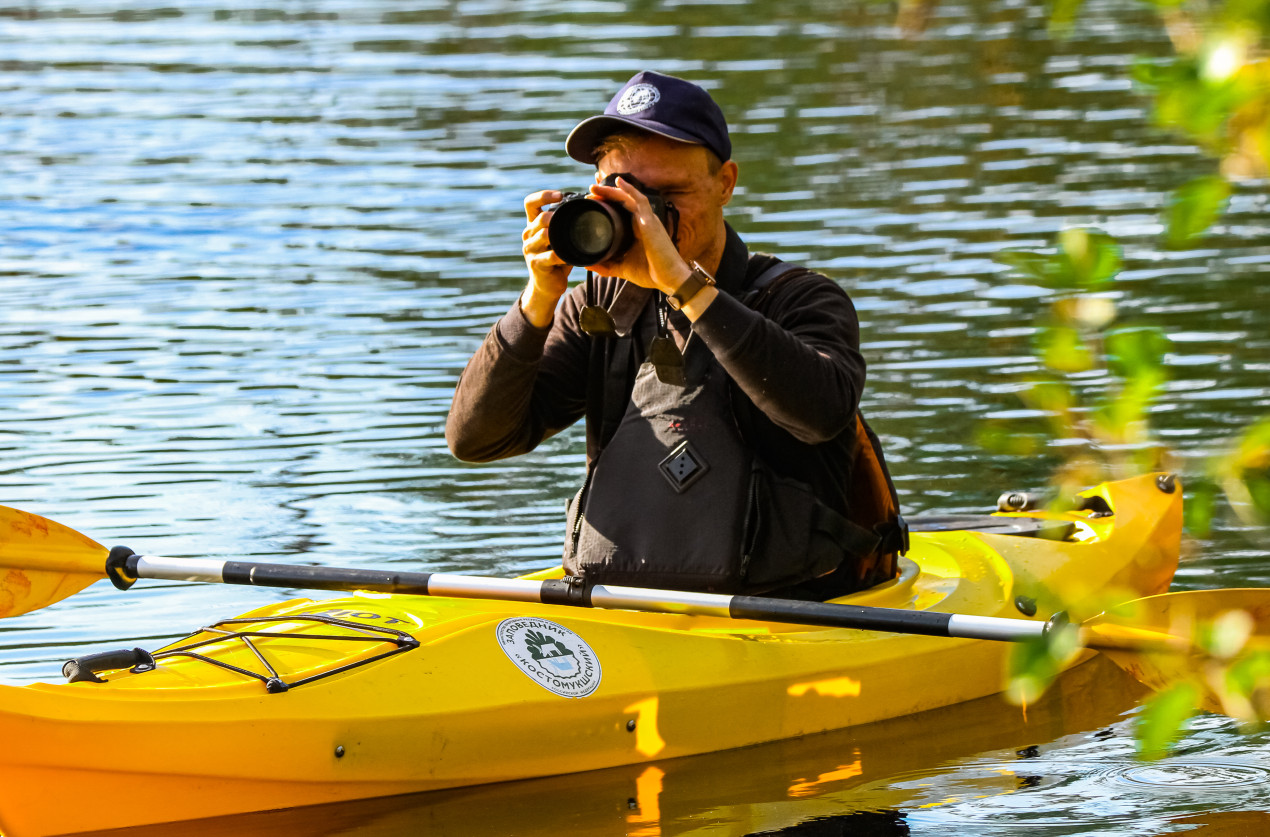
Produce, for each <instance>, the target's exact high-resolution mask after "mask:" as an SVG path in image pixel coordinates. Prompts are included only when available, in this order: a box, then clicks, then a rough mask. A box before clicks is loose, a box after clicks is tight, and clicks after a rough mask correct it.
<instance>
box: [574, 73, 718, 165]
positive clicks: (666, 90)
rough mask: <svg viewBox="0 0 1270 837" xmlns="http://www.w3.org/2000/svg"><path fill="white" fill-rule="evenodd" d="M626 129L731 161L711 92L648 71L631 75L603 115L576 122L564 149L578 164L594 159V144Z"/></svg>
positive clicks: (677, 79) (689, 83)
mask: <svg viewBox="0 0 1270 837" xmlns="http://www.w3.org/2000/svg"><path fill="white" fill-rule="evenodd" d="M626 127H635V128H641V129H643V130H645V131H651V132H652V133H654V134H661V135H662V136H663V137H670V138H671V139H674V140H680V141H681V142H691V143H694V144H695V145H704V146H705V147H706V148H708V149H710V150H711V151H713V152H714V153H715V154H717V155H718V157H719V159H720V160H723V161H725V162H726V161H727V160H731V159H732V140H731V139H729V138H728V123H727V120H725V119H724V118H723V111H722V110H720V109H719V106H718V105H717V104H715V101H714V99H712V98H710V94H709V93H707V92H706V91H705V90H704V89H702V88H700V87H698V86H697V85H695V84H693V83H692V82H690V81H685V80H684V79H681V78H676V77H675V76H667V75H662V74H661V73H654V72H652V71H650V70H645V71H643V72H640V73H636V74H635V75H634V76H632V77H631V80H630V81H628V82H626V84H625V85H623V86H622V89H621V90H619V91H617V95H616V96H614V97H613V100H612V101H611V102H609V106H608V107H606V108H605V109H604V115H603V116H592V117H591V118H590V119H584V120H582V121H581V122H580V123H578V126H577V127H576V128H574V129H573V131H572V132H570V134H569V138H568V139H567V140H565V143H564V147H565V151H567V152H569V156H570V157H572V158H573V159H575V160H577V161H578V162H580V163H593V162H595V160H594V159H593V157H592V154H593V153H594V151H595V147H596V146H597V145H599V144H600V142H601V141H602V140H603V139H604V138H605V137H607V136H609V135H610V134H612V133H614V132H616V131H618V130H620V129H622V128H626Z"/></svg>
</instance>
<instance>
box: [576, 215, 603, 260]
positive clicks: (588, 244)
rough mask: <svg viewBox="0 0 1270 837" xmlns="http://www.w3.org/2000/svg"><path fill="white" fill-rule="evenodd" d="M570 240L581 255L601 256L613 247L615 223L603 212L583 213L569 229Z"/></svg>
mask: <svg viewBox="0 0 1270 837" xmlns="http://www.w3.org/2000/svg"><path fill="white" fill-rule="evenodd" d="M569 240H570V241H571V242H572V243H573V246H574V248H575V249H577V251H578V252H579V253H586V254H588V255H589V254H591V253H595V254H597V255H601V254H603V253H605V252H607V251H608V249H609V248H610V247H612V246H613V222H612V221H610V220H609V217H608V215H606V214H605V213H603V212H583V213H582V214H581V215H579V216H578V217H577V220H575V221H574V222H573V226H572V227H570V228H569Z"/></svg>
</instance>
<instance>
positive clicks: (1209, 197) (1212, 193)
mask: <svg viewBox="0 0 1270 837" xmlns="http://www.w3.org/2000/svg"><path fill="white" fill-rule="evenodd" d="M1230 192H1231V188H1230V184H1229V183H1227V182H1226V180H1225V179H1224V178H1222V177H1219V176H1217V175H1206V176H1204V177H1197V178H1195V179H1194V180H1192V181H1190V182H1189V183H1186V184H1185V185H1183V186H1181V187H1179V188H1178V189H1177V191H1175V192H1174V193H1173V196H1172V198H1171V199H1170V200H1169V208H1168V211H1167V213H1166V221H1167V231H1166V232H1165V241H1166V242H1167V244H1168V246H1169V247H1172V248H1174V249H1181V248H1184V247H1189V246H1190V245H1191V244H1193V243H1194V242H1195V240H1196V239H1198V238H1199V237H1200V236H1202V235H1203V234H1204V233H1205V232H1206V231H1207V230H1208V228H1209V227H1211V226H1212V225H1213V222H1214V221H1216V220H1217V217H1218V216H1219V215H1221V213H1222V211H1223V210H1224V209H1225V207H1226V203H1227V201H1229V200H1230Z"/></svg>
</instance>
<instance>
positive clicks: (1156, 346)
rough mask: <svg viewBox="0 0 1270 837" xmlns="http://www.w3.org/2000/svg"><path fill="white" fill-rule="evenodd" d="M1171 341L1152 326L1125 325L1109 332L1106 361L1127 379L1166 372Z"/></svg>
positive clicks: (1112, 368) (1154, 375)
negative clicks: (1166, 358)
mask: <svg viewBox="0 0 1270 837" xmlns="http://www.w3.org/2000/svg"><path fill="white" fill-rule="evenodd" d="M1171 345H1172V343H1171V342H1170V341H1169V338H1168V335H1166V334H1165V333H1164V332H1163V331H1162V330H1161V329H1158V328H1155V327H1153V326H1126V327H1123V328H1117V329H1113V330H1111V331H1109V332H1107V339H1106V346H1107V361H1108V364H1109V365H1110V366H1111V371H1112V372H1114V373H1115V374H1117V375H1119V376H1120V377H1122V378H1125V379H1126V380H1129V379H1132V378H1135V377H1141V376H1148V375H1149V376H1150V377H1151V378H1153V379H1154V378H1157V377H1162V376H1163V370H1164V356H1165V355H1166V354H1168V351H1169V348H1170V346H1171Z"/></svg>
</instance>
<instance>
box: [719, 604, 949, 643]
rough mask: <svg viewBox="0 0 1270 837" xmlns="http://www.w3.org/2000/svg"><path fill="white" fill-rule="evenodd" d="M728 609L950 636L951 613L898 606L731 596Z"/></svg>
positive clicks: (749, 615) (744, 614) (735, 613)
mask: <svg viewBox="0 0 1270 837" xmlns="http://www.w3.org/2000/svg"><path fill="white" fill-rule="evenodd" d="M728 609H729V611H730V612H731V615H732V618H733V619H759V620H762V621H765V622H790V623H793V624H801V625H823V626H825V627H827V628H860V629H863V630H867V631H894V632H896V633H903V634H924V635H926V636H950V634H949V632H948V623H949V621H950V620H951V619H952V614H949V613H936V612H932V611H928V610H915V611H911V610H898V609H893V608H889V607H864V606H860V605H843V604H831V603H828V602H803V601H795V600H792V599H770V598H764V597H759V596H733V597H732V603H731V605H730V606H729V608H728Z"/></svg>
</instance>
